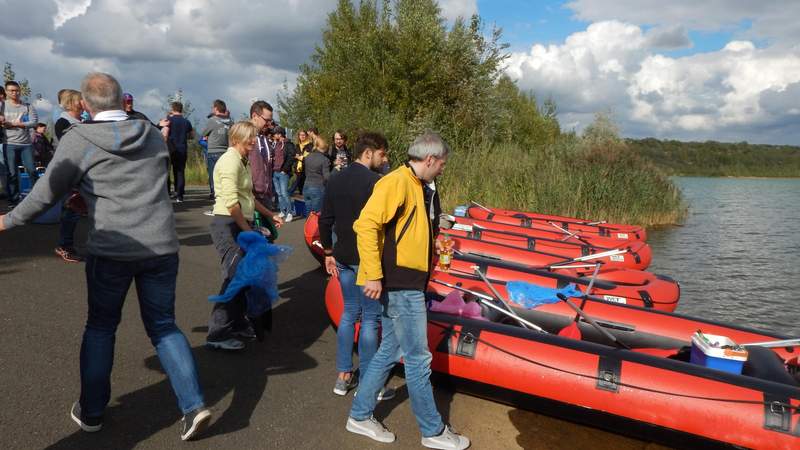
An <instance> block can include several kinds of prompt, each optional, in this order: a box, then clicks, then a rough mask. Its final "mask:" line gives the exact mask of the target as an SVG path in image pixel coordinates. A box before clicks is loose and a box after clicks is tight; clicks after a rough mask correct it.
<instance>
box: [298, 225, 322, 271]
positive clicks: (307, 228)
mask: <svg viewBox="0 0 800 450" xmlns="http://www.w3.org/2000/svg"><path fill="white" fill-rule="evenodd" d="M303 235H304V237H305V241H306V247H308V251H310V252H311V255H312V256H313V257H314V258H315V259H316V260H317V261H319V264H320V265H322V266H324V265H325V253H324V252H323V249H322V244H321V243H320V242H319V213H317V212H311V213H309V214H308V218H307V219H306V223H305V224H304V225H303Z"/></svg>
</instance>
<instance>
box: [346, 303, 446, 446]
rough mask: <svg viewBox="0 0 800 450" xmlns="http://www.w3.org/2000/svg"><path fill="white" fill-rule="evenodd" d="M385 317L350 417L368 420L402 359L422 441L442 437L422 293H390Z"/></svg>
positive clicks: (441, 424)
mask: <svg viewBox="0 0 800 450" xmlns="http://www.w3.org/2000/svg"><path fill="white" fill-rule="evenodd" d="M381 301H382V302H383V315H382V316H381V326H382V327H383V333H382V336H381V339H382V341H381V346H380V348H378V352H377V353H375V356H373V358H372V361H371V362H370V364H369V367H368V368H367V372H366V373H365V374H363V375H361V380H360V383H359V384H360V386H359V388H358V393H357V394H356V396H355V398H354V399H353V406H352V408H351V409H350V417H352V418H353V419H356V420H366V419H368V418H369V417H370V416H372V412H373V411H374V410H375V405H376V404H377V402H378V392H379V391H380V390H381V388H382V387H383V386H384V384H386V379H387V378H388V377H389V373H390V372H391V370H392V368H393V367H394V365H395V363H396V362H397V361H399V359H400V358H403V364H405V372H406V386H407V387H408V396H409V398H410V399H411V411H412V412H413V413H414V416H415V417H416V418H417V424H418V425H419V430H420V432H421V433H422V436H423V437H431V436H437V435H439V434H440V433H441V432H442V430H443V429H444V423H443V422H442V417H441V416H440V415H439V411H438V410H437V409H436V403H435V402H434V400H433V388H432V387H431V381H430V375H431V359H432V356H431V352H430V351H429V350H428V322H427V311H426V307H425V295H424V294H423V293H422V291H411V290H408V291H389V293H388V295H385V296H384V297H383V299H382V300H381Z"/></svg>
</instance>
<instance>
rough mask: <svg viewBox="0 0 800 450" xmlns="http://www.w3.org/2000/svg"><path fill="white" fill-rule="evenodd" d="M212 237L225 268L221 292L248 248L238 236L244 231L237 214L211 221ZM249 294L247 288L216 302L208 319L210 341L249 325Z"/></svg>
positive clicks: (222, 266)
mask: <svg viewBox="0 0 800 450" xmlns="http://www.w3.org/2000/svg"><path fill="white" fill-rule="evenodd" d="M209 228H210V231H211V241H212V242H213V243H214V248H215V249H216V250H217V253H218V254H219V256H220V266H221V269H222V278H223V279H224V281H223V282H222V286H221V287H220V290H219V293H220V294H222V293H223V292H225V289H227V287H228V284H229V283H230V282H231V279H233V276H234V274H236V267H237V266H238V265H239V261H241V260H242V257H244V252H243V251H242V249H241V248H240V247H239V244H237V243H236V237H237V236H239V233H240V232H241V231H242V230H241V229H240V228H239V226H238V225H236V222H235V221H234V220H233V218H231V217H229V216H214V219H212V221H211V225H210V227H209ZM246 313H247V298H246V297H245V291H244V290H243V291H240V292H239V293H238V294H237V295H236V297H234V298H233V299H232V300H231V301H229V302H225V303H214V309H213V310H212V311H211V317H210V318H209V320H208V337H207V339H208V340H209V341H222V340H225V339H228V338H230V337H231V336H230V333H231V332H232V331H237V330H241V329H243V328H246V327H247V326H248V321H247V317H246Z"/></svg>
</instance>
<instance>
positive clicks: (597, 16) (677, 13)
mask: <svg viewBox="0 0 800 450" xmlns="http://www.w3.org/2000/svg"><path fill="white" fill-rule="evenodd" d="M566 6H567V7H568V8H569V9H571V10H572V11H574V12H575V17H576V18H577V19H580V20H584V21H588V22H599V21H604V20H619V21H623V22H629V23H635V24H640V25H648V26H649V25H667V26H683V27H686V28H687V29H692V30H702V31H720V30H725V31H733V32H736V33H737V34H740V35H739V36H737V38H740V39H769V40H772V41H773V42H774V43H775V44H776V45H785V46H792V45H794V44H795V43H797V42H798V40H800V27H798V26H797V18H798V17H800V2H798V1H797V0H759V1H754V0H703V1H697V0H670V1H663V0H573V1H570V2H569V3H567V5H566ZM743 24H744V25H747V24H751V26H750V28H749V29H746V30H740V28H741V27H742V25H743Z"/></svg>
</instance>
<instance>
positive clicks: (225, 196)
mask: <svg viewBox="0 0 800 450" xmlns="http://www.w3.org/2000/svg"><path fill="white" fill-rule="evenodd" d="M214 195H215V196H216V197H215V199H214V200H215V201H214V215H215V216H230V215H231V213H230V211H229V210H228V208H233V207H234V206H236V204H237V203H238V204H239V206H240V207H241V208H242V215H243V216H244V218H245V219H247V220H253V211H254V210H255V197H254V196H253V179H252V178H251V176H250V170H249V169H248V168H247V158H243V157H242V155H240V154H239V151H238V150H236V149H235V148H233V147H229V148H228V151H226V152H225V153H223V154H222V156H220V157H219V160H217V164H216V165H214Z"/></svg>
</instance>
